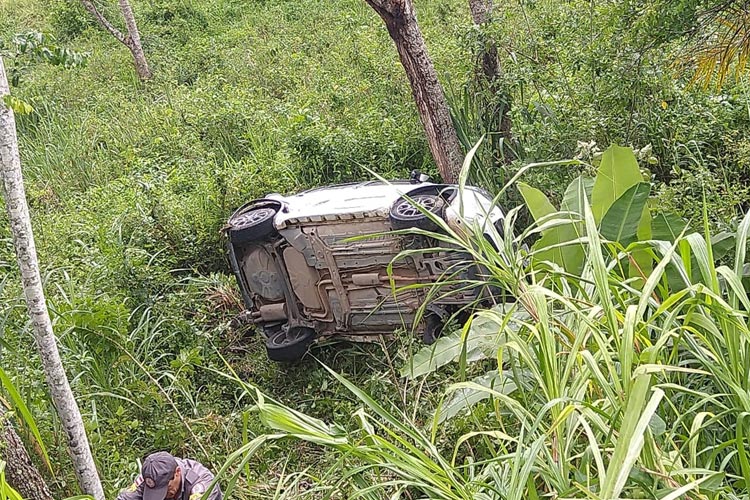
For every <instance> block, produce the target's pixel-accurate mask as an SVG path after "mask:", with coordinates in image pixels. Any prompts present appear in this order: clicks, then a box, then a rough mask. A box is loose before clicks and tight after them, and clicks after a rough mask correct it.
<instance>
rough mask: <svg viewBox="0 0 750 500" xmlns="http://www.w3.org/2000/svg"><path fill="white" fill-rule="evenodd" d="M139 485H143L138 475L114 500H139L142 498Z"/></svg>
mask: <svg viewBox="0 0 750 500" xmlns="http://www.w3.org/2000/svg"><path fill="white" fill-rule="evenodd" d="M141 484H143V478H142V477H141V475H140V474H139V475H138V477H136V478H135V481H133V483H132V484H131V485H130V486H128V487H127V488H125V489H124V490H122V491H121V492H120V494H119V495H117V499H116V500H140V499H141V498H143V488H142V487H141Z"/></svg>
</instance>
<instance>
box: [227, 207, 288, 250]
mask: <svg viewBox="0 0 750 500" xmlns="http://www.w3.org/2000/svg"><path fill="white" fill-rule="evenodd" d="M276 212H278V208H277V207H274V206H261V207H251V208H250V209H249V210H245V211H244V212H242V213H239V214H237V215H235V216H233V217H232V218H231V219H229V226H230V227H229V239H230V240H231V242H232V243H235V244H241V243H248V242H250V241H260V240H263V239H266V238H267V237H269V236H271V235H272V234H276V228H275V227H274V225H273V219H274V217H275V216H276Z"/></svg>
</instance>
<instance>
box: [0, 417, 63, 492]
mask: <svg viewBox="0 0 750 500" xmlns="http://www.w3.org/2000/svg"><path fill="white" fill-rule="evenodd" d="M0 459H2V460H3V461H5V476H6V479H7V481H8V484H9V485H10V486H11V487H12V488H13V489H14V490H16V491H17V492H18V493H20V494H21V496H22V497H23V498H26V499H28V500H53V498H52V493H50V491H49V488H48V487H47V483H46V482H45V481H44V478H43V477H42V475H41V474H40V473H39V471H38V470H37V468H36V467H34V464H33V463H32V462H31V459H30V458H29V454H28V453H27V452H26V448H25V447H24V445H23V441H21V438H20V437H18V434H16V430H15V429H14V428H13V425H12V424H11V423H10V422H9V421H8V418H7V415H6V413H5V408H4V407H3V406H2V404H0Z"/></svg>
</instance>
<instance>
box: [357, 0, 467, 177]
mask: <svg viewBox="0 0 750 500" xmlns="http://www.w3.org/2000/svg"><path fill="white" fill-rule="evenodd" d="M365 1H366V2H367V4H368V5H370V7H372V8H373V9H375V12H377V13H378V15H379V16H380V17H381V18H382V19H383V21H384V22H385V25H386V27H387V28H388V33H389V34H390V35H391V38H392V39H393V41H394V42H395V44H396V49H397V50H398V55H399V58H400V59H401V64H402V65H403V66H404V70H406V75H407V77H408V78H409V83H410V84H411V91H412V95H413V96H414V101H415V102H416V104H417V109H418V111H419V118H420V119H421V120H422V125H423V126H424V130H425V134H426V135H427V142H428V143H429V145H430V151H431V152H432V156H433V158H434V159H435V163H436V164H437V167H438V170H439V171H440V176H441V177H442V178H443V180H444V181H445V182H456V181H457V180H458V174H459V173H460V172H461V164H462V163H463V158H464V155H463V152H462V151H461V146H460V144H459V142H458V136H457V135H456V129H455V128H454V126H453V122H452V121H451V115H450V110H449V108H448V103H447V102H446V100H445V94H444V93H443V88H442V87H441V86H440V82H439V81H438V77H437V72H436V71H435V67H434V66H433V64H432V60H431V59H430V56H429V55H428V54H427V47H426V46H425V43H424V38H422V33H421V32H420V31H419V26H418V24H417V18H416V15H415V14H414V6H413V5H412V1H411V0H365Z"/></svg>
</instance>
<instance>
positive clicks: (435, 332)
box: [422, 313, 445, 345]
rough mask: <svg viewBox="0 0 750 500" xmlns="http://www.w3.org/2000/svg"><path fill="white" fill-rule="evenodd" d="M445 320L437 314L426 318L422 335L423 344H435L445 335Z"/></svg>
mask: <svg viewBox="0 0 750 500" xmlns="http://www.w3.org/2000/svg"><path fill="white" fill-rule="evenodd" d="M443 326H445V325H444V324H443V320H442V318H440V316H438V315H437V314H434V313H430V314H427V315H425V317H424V333H423V334H422V342H424V343H425V344H427V345H432V344H434V343H435V341H436V340H437V338H438V337H440V334H441V333H443Z"/></svg>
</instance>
